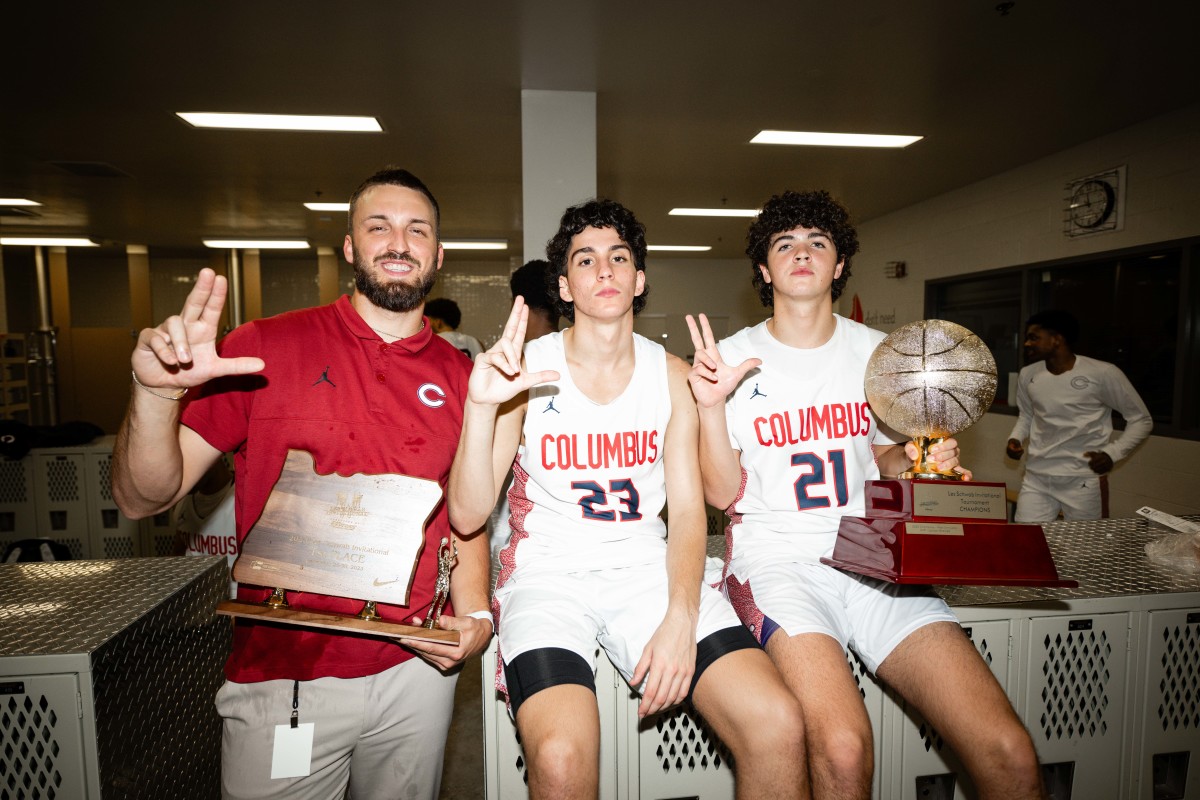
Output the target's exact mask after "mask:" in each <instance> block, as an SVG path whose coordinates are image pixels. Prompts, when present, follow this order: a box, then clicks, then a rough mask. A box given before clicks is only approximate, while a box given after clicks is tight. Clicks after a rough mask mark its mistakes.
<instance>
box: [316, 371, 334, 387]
mask: <svg viewBox="0 0 1200 800" xmlns="http://www.w3.org/2000/svg"><path fill="white" fill-rule="evenodd" d="M322 381H324V382H325V383H328V384H329V385H330V386H332V387H334V388H335V389H336V388H337V384H336V383H334V382H333V381H331V380H329V367H326V368H325V371H324V372H322V373H321V377H319V378H317V379H316V381H314V382H313V386H316V385H317V384H318V383H321V382H322Z"/></svg>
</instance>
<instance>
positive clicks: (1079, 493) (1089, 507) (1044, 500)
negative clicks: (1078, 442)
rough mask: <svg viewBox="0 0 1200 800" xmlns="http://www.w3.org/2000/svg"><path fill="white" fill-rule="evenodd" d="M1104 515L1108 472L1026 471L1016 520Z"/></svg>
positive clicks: (1030, 520) (1075, 518) (1047, 520)
mask: <svg viewBox="0 0 1200 800" xmlns="http://www.w3.org/2000/svg"><path fill="white" fill-rule="evenodd" d="M1060 511H1061V512H1062V515H1063V519H1065V520H1083V519H1103V518H1105V517H1107V516H1108V476H1107V475H1095V474H1092V475H1039V474H1037V473H1036V472H1026V473H1025V480H1024V481H1023V482H1022V483H1021V493H1020V494H1019V495H1017V513H1016V515H1015V516H1014V517H1013V520H1014V521H1015V522H1053V521H1054V520H1056V519H1058V513H1059V512H1060Z"/></svg>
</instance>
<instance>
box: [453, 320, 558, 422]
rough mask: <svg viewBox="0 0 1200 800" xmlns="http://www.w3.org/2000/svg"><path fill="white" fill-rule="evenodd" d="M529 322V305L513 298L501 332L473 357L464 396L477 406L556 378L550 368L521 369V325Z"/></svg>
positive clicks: (503, 399) (494, 403) (500, 401)
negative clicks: (484, 350) (473, 362)
mask: <svg viewBox="0 0 1200 800" xmlns="http://www.w3.org/2000/svg"><path fill="white" fill-rule="evenodd" d="M528 323H529V308H528V307H527V306H526V305H525V300H524V299H523V298H521V297H517V299H516V300H515V301H513V307H512V312H511V313H510V314H509V315H508V322H506V323H505V324H504V333H502V334H501V335H500V338H499V339H498V340H496V343H495V344H494V345H492V346H491V348H490V349H488V351H487V352H485V353H480V354H479V355H477V356H475V368H474V369H472V370H471V379H470V382H469V383H468V384H467V398H468V399H469V400H470V401H471V402H473V403H478V404H479V405H499V404H500V403H503V402H505V401H506V400H510V399H512V398H513V397H516V396H517V395H518V394H520V393H521V392H524V391H526V390H527V389H529V387H531V386H537V385H538V384H539V383H546V382H547V381H553V380H558V373H557V372H555V371H554V370H543V371H541V372H532V373H530V372H525V369H524V365H523V364H522V363H521V362H522V355H521V354H522V352H523V350H524V348H525V328H526V326H527V325H528Z"/></svg>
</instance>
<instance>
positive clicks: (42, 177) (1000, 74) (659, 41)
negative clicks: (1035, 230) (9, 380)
mask: <svg viewBox="0 0 1200 800" xmlns="http://www.w3.org/2000/svg"><path fill="white" fill-rule="evenodd" d="M1010 5H1011V6H1012V7H1011V9H1009V11H1008V13H1007V14H1002V13H1000V12H999V11H998V10H997V4H996V2H995V0H908V2H891V3H889V2H882V1H881V0H858V1H855V0H842V2H828V1H825V2H815V1H814V2H800V1H799V0H757V1H756V0H745V2H741V3H733V2H712V1H711V0H690V1H689V2H663V1H659V2H656V1H655V0H642V2H633V1H632V0H613V1H612V2H600V0H560V1H559V2H555V1H554V0H514V1H513V2H505V1H504V0H491V2H479V1H478V0H443V1H442V2H437V1H436V0H435V1H434V2H425V3H415V2H403V1H398V0H374V2H368V0H324V2H318V0H205V1H204V2H195V1H193V2H187V1H186V0H185V1H184V2H161V0H159V1H158V2H150V0H124V2H119V3H99V2H86V3H85V2H79V1H78V0H76V1H75V2H68V3H66V4H65V5H64V4H62V3H57V4H56V3H46V2H28V1H27V2H24V3H21V4H18V5H13V4H9V5H7V6H6V7H5V9H4V11H3V12H0V19H3V21H4V25H3V34H2V38H3V47H0V59H2V60H3V64H4V70H3V73H2V74H3V75H4V88H3V90H2V91H0V98H2V100H0V197H13V196H15V197H28V198H31V199H34V200H37V201H39V202H41V203H43V204H44V205H43V206H42V207H41V208H39V209H36V212H37V213H38V214H39V216H37V217H16V216H3V215H0V233H4V234H6V235H16V234H19V233H30V232H50V231H52V232H55V233H72V234H87V235H91V236H93V237H94V238H96V239H97V240H103V241H105V242H111V243H113V244H127V243H133V244H148V245H150V246H152V247H195V246H199V244H200V241H201V239H202V238H205V237H211V236H221V237H230V236H238V237H250V236H256V237H264V236H265V237H281V238H282V237H306V238H308V239H309V240H310V241H311V242H312V243H313V244H317V245H333V246H336V245H338V244H339V243H340V240H341V236H342V232H343V230H344V225H345V222H344V215H340V214H333V215H330V214H324V215H322V214H319V213H314V212H310V211H307V210H305V209H304V208H303V207H302V206H301V205H300V204H301V202H303V201H308V200H317V199H320V200H325V201H345V200H346V199H348V196H349V194H350V192H351V191H352V190H353V188H354V186H355V185H357V183H358V182H359V181H360V180H361V179H362V178H364V177H365V176H366V175H368V174H370V173H371V172H373V171H374V170H375V169H377V168H378V167H380V166H383V165H384V164H387V163H395V164H398V165H400V166H404V167H407V168H408V169H410V170H412V171H413V172H415V173H416V174H417V175H419V176H420V177H421V178H422V179H423V180H424V181H425V182H426V183H427V184H428V185H429V186H430V188H431V189H432V190H433V192H434V194H435V195H437V197H438V200H439V201H440V203H441V205H442V209H443V231H442V233H443V236H447V237H499V238H506V239H508V240H509V242H510V243H511V246H512V247H513V249H514V253H517V254H519V250H520V243H521V225H522V220H521V148H520V119H521V117H520V90H521V89H523V88H527V89H563V90H577V91H595V92H596V93H597V118H598V122H597V127H598V130H597V136H598V173H599V174H598V187H599V191H600V193H601V194H603V195H606V196H610V197H613V198H615V199H618V200H620V201H622V202H623V203H625V204H626V205H628V206H629V207H631V208H632V209H633V210H634V211H635V212H637V213H638V215H639V217H641V219H642V220H643V221H644V222H645V223H646V225H647V228H648V230H649V240H650V241H651V242H652V243H657V244H709V245H712V246H713V248H714V249H713V251H712V252H711V256H713V257H727V258H728V257H737V256H739V255H740V253H741V249H742V244H743V237H744V232H745V228H746V222H745V220H728V221H721V220H711V219H694V218H679V217H668V216H667V211H668V210H669V209H670V208H672V207H674V206H707V205H719V204H721V203H727V204H728V205H730V206H740V207H752V206H757V205H759V204H761V203H762V202H763V200H765V199H766V198H767V197H768V196H770V195H771V194H774V193H776V192H778V191H780V190H782V189H785V188H795V189H802V188H817V187H821V188H827V189H829V190H830V191H832V192H833V193H834V194H835V195H836V196H839V197H841V198H842V199H843V200H844V201H845V202H846V203H847V205H848V206H849V207H850V208H851V209H852V210H853V211H854V212H855V214H856V216H857V217H858V218H859V219H860V220H866V219H870V218H871V217H875V216H878V215H881V214H885V213H887V212H889V211H892V210H894V209H897V208H901V207H904V206H907V205H910V204H912V203H915V202H918V201H920V200H922V199H925V198H928V197H931V196H934V195H937V194H940V193H943V192H945V191H948V190H950V189H953V188H955V187H958V186H962V185H965V184H967V183H971V182H973V181H976V180H979V179H981V178H984V177H987V176H989V175H993V174H996V173H998V172H1001V171H1003V170H1006V169H1010V168H1012V167H1015V166H1017V165H1020V164H1023V163H1027V162H1029V161H1033V160H1035V159H1037V158H1039V157H1042V156H1046V155H1049V154H1051V153H1055V152H1057V151H1060V150H1062V149H1065V148H1067V147H1070V146H1072V145H1074V144H1077V143H1079V142H1082V141H1086V140H1088V139H1091V138H1094V137H1096V136H1099V135H1102V134H1105V133H1108V132H1110V131H1113V130H1117V129H1119V128H1122V127H1125V126H1128V125H1131V124H1133V123H1136V122H1138V121H1140V120H1143V119H1146V118H1149V117H1152V116H1155V115H1158V114H1161V113H1164V112H1166V111H1169V110H1172V109H1175V108H1179V107H1182V106H1185V105H1189V104H1191V103H1194V102H1196V101H1197V100H1200V80H1197V74H1198V70H1197V68H1196V66H1195V61H1194V56H1191V55H1188V53H1189V52H1191V48H1192V47H1193V46H1194V43H1195V37H1196V33H1195V32H1196V30H1197V29H1198V23H1200V4H1197V3H1192V2H1181V1H1180V2H1173V3H1168V2H1152V1H1150V0H1147V2H1141V3H1131V2H1119V1H1118V0H1094V1H1093V2H1077V1H1076V0H1017V2H1016V3H1015V4H1010ZM188 110H190V111H257V112H270V113H327V114H360V115H371V116H375V117H378V118H379V119H380V120H381V121H382V123H383V125H384V127H385V133H382V134H317V133H266V132H231V131H201V130H195V129H192V128H190V127H189V126H188V125H186V124H185V123H183V122H182V121H180V120H179V119H177V118H176V117H175V116H174V112H176V111H188ZM763 128H781V129H801V130H818V131H854V132H867V133H902V134H910V133H911V134H921V135H924V136H925V137H926V139H925V140H924V141H921V142H918V143H917V144H915V145H912V146H911V147H909V148H907V149H904V150H898V151H872V150H859V149H840V148H839V149H830V148H788V147H780V146H764V145H750V144H748V141H749V139H750V137H751V136H753V135H754V134H755V133H756V132H757V131H758V130H760V129H763ZM52 162H101V163H104V164H108V165H111V166H112V167H114V168H116V169H117V170H119V171H121V172H123V173H125V174H126V175H127V177H79V176H77V175H73V174H71V173H70V172H68V171H66V170H64V169H63V168H61V167H58V166H54V165H53V163H52ZM1105 166H1111V165H1098V167H1105ZM481 257H483V258H486V257H487V256H481ZM493 257H498V258H506V257H507V256H505V255H504V254H501V255H499V256H493ZM472 258H474V257H472Z"/></svg>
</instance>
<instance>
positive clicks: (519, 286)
mask: <svg viewBox="0 0 1200 800" xmlns="http://www.w3.org/2000/svg"><path fill="white" fill-rule="evenodd" d="M553 277H554V272H553V271H552V270H551V269H550V262H549V261H546V260H545V259H542V258H537V259H534V260H533V261H527V262H526V263H525V264H524V265H522V266H521V267H518V268H517V271H516V272H514V273H513V274H512V277H511V278H509V279H508V288H509V289H511V290H512V296H513V299H514V300H515V299H516V298H517V297H522V298H524V299H525V305H527V306H529V308H530V310H540V311H547V312H550V313H553V314H555V315H557V314H558V309H557V308H555V307H554V305H555V304H554V297H555V295H557V294H558V282H557V281H556V280H553Z"/></svg>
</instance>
